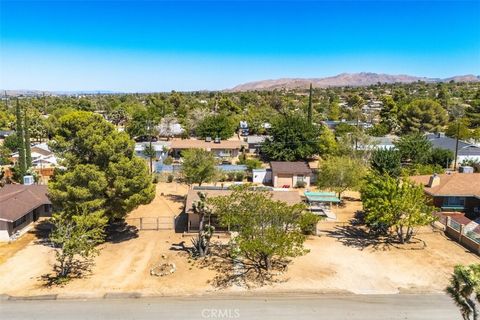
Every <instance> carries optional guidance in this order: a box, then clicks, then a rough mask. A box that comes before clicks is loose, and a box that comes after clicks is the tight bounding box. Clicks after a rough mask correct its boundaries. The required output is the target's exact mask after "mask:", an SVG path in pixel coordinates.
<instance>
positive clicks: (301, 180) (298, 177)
mask: <svg viewBox="0 0 480 320" xmlns="http://www.w3.org/2000/svg"><path fill="white" fill-rule="evenodd" d="M304 181H305V177H304V176H297V182H300V183H302V182H304Z"/></svg>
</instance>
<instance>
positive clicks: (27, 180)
mask: <svg viewBox="0 0 480 320" xmlns="http://www.w3.org/2000/svg"><path fill="white" fill-rule="evenodd" d="M34 183H35V179H34V178H33V176H23V184H24V185H26V186H30V185H32V184H34Z"/></svg>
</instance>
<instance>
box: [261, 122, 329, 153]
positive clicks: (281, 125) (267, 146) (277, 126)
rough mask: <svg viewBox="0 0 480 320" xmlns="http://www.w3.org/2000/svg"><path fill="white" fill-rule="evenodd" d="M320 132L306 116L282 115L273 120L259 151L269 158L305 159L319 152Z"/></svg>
mask: <svg viewBox="0 0 480 320" xmlns="http://www.w3.org/2000/svg"><path fill="white" fill-rule="evenodd" d="M320 134H321V129H320V128H318V127H316V126H314V125H312V124H310V123H309V122H308V120H307V119H306V118H304V117H302V116H299V115H295V114H291V115H283V116H280V117H278V118H277V119H275V120H274V122H273V124H272V128H271V129H270V136H271V137H270V138H269V139H267V140H266V141H265V143H264V144H263V145H262V148H261V152H262V154H264V155H265V156H266V157H267V158H268V159H270V160H280V161H295V160H305V159H308V158H310V157H312V156H313V155H315V154H318V153H319V152H320Z"/></svg>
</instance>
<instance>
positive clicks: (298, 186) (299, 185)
mask: <svg viewBox="0 0 480 320" xmlns="http://www.w3.org/2000/svg"><path fill="white" fill-rule="evenodd" d="M306 185H307V183H306V182H305V181H297V184H296V185H295V188H305V186H306Z"/></svg>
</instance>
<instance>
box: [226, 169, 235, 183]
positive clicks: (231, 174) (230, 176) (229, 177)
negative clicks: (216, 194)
mask: <svg viewBox="0 0 480 320" xmlns="http://www.w3.org/2000/svg"><path fill="white" fill-rule="evenodd" d="M226 180H227V181H233V180H235V172H233V171H232V172H227V179H226Z"/></svg>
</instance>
